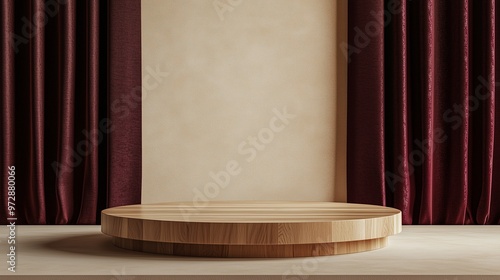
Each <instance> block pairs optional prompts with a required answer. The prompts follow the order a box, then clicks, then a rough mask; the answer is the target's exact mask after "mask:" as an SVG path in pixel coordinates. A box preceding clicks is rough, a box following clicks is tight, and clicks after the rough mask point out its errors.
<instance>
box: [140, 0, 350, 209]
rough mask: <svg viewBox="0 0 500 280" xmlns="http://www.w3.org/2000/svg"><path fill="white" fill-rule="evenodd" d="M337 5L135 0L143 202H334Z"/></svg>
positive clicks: (340, 14) (340, 81)
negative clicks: (138, 28)
mask: <svg viewBox="0 0 500 280" xmlns="http://www.w3.org/2000/svg"><path fill="white" fill-rule="evenodd" d="M346 13H347V9H346V1H345V0H342V1H335V0H215V1H214V0H143V1H142V30H143V31H142V33H143V34H142V42H143V43H142V44H143V49H142V58H143V62H142V63H143V192H142V202H143V203H152V202H160V201H195V202H199V201H204V200H311V201H314V200H317V201H332V200H337V201H343V200H344V199H345V84H346V68H347V66H346V63H345V60H344V59H343V57H342V56H341V55H339V51H338V42H340V40H345V36H346V25H347V21H346ZM339 107H340V109H338V108H339ZM339 116H340V117H339ZM336 131H337V132H338V135H337V134H336Z"/></svg>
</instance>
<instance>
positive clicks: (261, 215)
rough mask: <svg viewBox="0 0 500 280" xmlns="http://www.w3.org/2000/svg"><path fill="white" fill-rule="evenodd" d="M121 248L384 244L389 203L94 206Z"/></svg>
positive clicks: (278, 251)
mask: <svg viewBox="0 0 500 280" xmlns="http://www.w3.org/2000/svg"><path fill="white" fill-rule="evenodd" d="M101 219H102V226H101V230H102V232H103V233H105V234H107V235H109V236H111V237H113V243H114V244H115V245H116V246H118V247H121V248H125V249H130V250H136V251H143V252H151V253H159V254H168V255H180V256H199V257H232V258H237V257H255V258H288V257H308V256H325V255H337V254H348V253H356V252H363V251H369V250H374V249H379V248H382V247H385V246H386V245H387V244H388V236H390V235H394V234H397V233H399V232H401V228H402V227H401V212H400V211H399V210H397V209H394V208H388V207H382V206H375V205H365V204H352V203H336V202H284V201H217V202H215V201H214V202H207V203H206V204H200V205H194V204H193V203H192V202H168V203H160V204H142V205H128V206H120V207H114V208H109V209H106V210H103V211H102V214H101Z"/></svg>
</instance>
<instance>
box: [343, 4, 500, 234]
mask: <svg viewBox="0 0 500 280" xmlns="http://www.w3.org/2000/svg"><path fill="white" fill-rule="evenodd" d="M499 11H500V1H495V0H485V1H472V0H421V1H417V0H406V1H405V0H385V1H384V0H370V1H366V0H350V1H349V40H348V44H349V48H348V51H346V52H345V53H346V55H348V56H349V59H350V63H349V70H348V71H349V72H348V75H349V76H348V79H349V82H348V87H349V90H348V96H349V102H348V103H349V105H348V106H349V108H348V112H349V113H348V139H349V144H348V201H350V202H360V203H372V204H380V205H388V206H394V207H396V208H399V209H401V210H402V213H403V222H404V224H500V203H498V202H500V118H499V117H500V99H499V98H496V93H497V92H499V90H500V87H499V86H500V77H499V70H500V63H499V56H498V55H497V51H498V50H499V47H500V43H499V32H498V31H499V30H500V14H499Z"/></svg>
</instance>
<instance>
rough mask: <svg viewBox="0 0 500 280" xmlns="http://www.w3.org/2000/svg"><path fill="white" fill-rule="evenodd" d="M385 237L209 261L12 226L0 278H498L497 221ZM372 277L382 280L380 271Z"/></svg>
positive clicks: (94, 235)
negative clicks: (315, 252) (309, 254)
mask: <svg viewBox="0 0 500 280" xmlns="http://www.w3.org/2000/svg"><path fill="white" fill-rule="evenodd" d="M0 238H1V239H0V248H1V256H2V258H5V259H6V258H7V256H6V253H5V252H6V251H7V244H6V243H7V242H6V241H7V228H6V227H5V226H2V229H1V230H0ZM2 239H3V240H2ZM389 242H390V244H389V246H388V247H386V248H383V249H380V250H376V251H371V252H365V253H359V254H350V255H339V256H329V257H315V258H314V257H313V258H296V259H212V258H190V257H173V256H164V255H155V254H148V253H140V252H134V251H128V250H124V249H120V248H117V247H114V246H113V245H112V244H111V240H110V238H109V237H107V236H105V235H103V234H102V233H100V226H18V227H17V232H16V245H17V247H16V250H17V251H16V256H17V264H16V265H17V267H16V269H17V270H16V272H15V273H12V272H9V271H8V270H7V268H6V267H5V266H4V269H2V270H1V271H0V275H2V276H0V278H3V276H5V275H9V276H18V277H17V278H19V276H23V277H22V278H19V279H42V278H43V277H41V278H40V277H38V278H30V277H28V278H27V277H24V276H26V275H46V276H51V277H48V278H46V279H63V278H58V277H54V276H57V275H94V276H99V277H100V278H99V279H101V278H102V279H116V280H126V279H128V280H131V279H134V280H137V279H142V278H140V277H141V275H142V276H143V277H144V276H147V275H172V276H175V275H178V276H180V275H190V276H191V277H190V278H189V279H192V278H197V279H209V278H207V277H203V278H199V277H194V276H196V275H230V276H226V278H224V279H233V278H235V276H236V275H267V276H268V279H277V278H278V279H301V280H302V279H320V278H314V277H312V276H309V275H316V277H317V276H321V275H323V276H324V275H344V276H349V275H351V276H352V275H357V276H363V275H375V276H376V275H379V276H384V275H388V276H390V275H393V276H394V277H396V276H397V275H407V276H411V275H415V277H417V278H414V279H421V278H420V277H418V275H436V276H439V275H441V278H439V279H462V278H461V277H460V275H462V277H466V276H472V275H476V276H477V275H484V276H487V275H490V276H493V277H486V278H485V277H482V278H480V279H497V276H498V277H500V226H404V227H403V232H402V233H400V234H398V235H396V236H392V237H390V241H389ZM2 263H5V260H4V261H2ZM231 275H232V276H231ZM450 275H457V276H458V277H455V276H454V277H451V276H450ZM494 275H496V276H494ZM278 276H279V277H278ZM443 276H450V277H448V278H446V277H445V278H443ZM227 277H229V278H227ZM94 278H95V277H94ZM94 278H85V279H94ZM240 278H241V279H250V278H248V277H240ZM43 279H45V278H43ZM71 279H76V278H75V277H71ZM95 279H97V278H95ZM144 279H160V278H152V277H146V278H144ZM172 279H173V278H172ZM176 279H188V278H185V277H184V278H182V277H176ZM213 279H223V278H221V277H217V278H213ZM259 279H266V277H259ZM321 279H327V278H321ZM328 279H331V278H328ZM342 279H348V278H346V277H344V278H342ZM349 279H351V278H349ZM360 279H361V278H360ZM362 279H367V277H362ZM370 279H375V278H373V277H372V278H370ZM377 279H379V278H377ZM380 279H389V278H388V277H387V276H384V277H382V278H380ZM391 279H392V278H391ZM394 279H398V278H394ZM436 279H437V278H436ZM463 279H470V278H463Z"/></svg>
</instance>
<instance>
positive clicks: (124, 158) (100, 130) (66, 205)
mask: <svg viewBox="0 0 500 280" xmlns="http://www.w3.org/2000/svg"><path fill="white" fill-rule="evenodd" d="M0 7H1V16H2V18H1V22H0V23H1V26H0V28H1V29H2V37H1V39H2V41H1V48H2V49H1V63H2V64H1V65H2V66H1V67H2V71H1V73H2V74H1V90H2V99H1V102H2V103H1V106H2V123H1V130H2V142H1V149H2V165H1V168H2V172H1V174H2V178H1V179H0V180H1V182H2V187H1V189H2V199H1V205H0V206H1V207H2V209H0V220H1V221H2V223H5V222H6V218H8V217H9V213H8V211H7V207H6V206H7V194H8V189H7V183H8V181H7V179H8V177H7V176H6V174H7V167H8V166H13V165H15V168H16V212H15V214H16V217H17V218H18V224H96V223H99V222H100V211H101V210H102V209H103V208H107V207H111V206H117V205H125V204H136V203H140V195H141V192H140V190H141V146H140V145H141V111H140V107H141V56H140V38H141V36H140V0H122V1H114V0H109V1H99V0H84V1H77V0H64V1H62V0H47V1H46V0H23V1H11V0H9V1H2V2H1V6H0ZM131 93H133V94H134V96H133V97H135V103H134V106H135V107H134V108H131V109H130V112H129V113H130V114H128V115H127V116H122V115H120V114H119V112H118V111H117V110H116V108H115V109H113V108H111V104H112V101H113V100H129V98H130V97H131V96H130V94H131ZM126 104H128V103H126ZM118 108H121V107H120V106H118ZM120 112H121V111H120Z"/></svg>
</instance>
